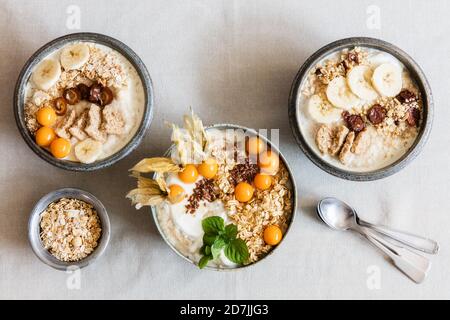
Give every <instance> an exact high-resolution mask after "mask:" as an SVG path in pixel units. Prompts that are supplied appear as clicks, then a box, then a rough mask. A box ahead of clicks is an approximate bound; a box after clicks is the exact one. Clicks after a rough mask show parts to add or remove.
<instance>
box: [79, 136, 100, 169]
mask: <svg viewBox="0 0 450 320" xmlns="http://www.w3.org/2000/svg"><path fill="white" fill-rule="evenodd" d="M74 150H75V156H76V157H77V158H78V160H79V161H80V162H81V163H93V162H95V161H96V160H97V158H98V157H99V156H100V154H101V153H102V143H101V142H99V141H96V140H93V139H91V138H87V139H86V140H83V141H81V142H79V143H78V144H77V145H76V146H75V149H74Z"/></svg>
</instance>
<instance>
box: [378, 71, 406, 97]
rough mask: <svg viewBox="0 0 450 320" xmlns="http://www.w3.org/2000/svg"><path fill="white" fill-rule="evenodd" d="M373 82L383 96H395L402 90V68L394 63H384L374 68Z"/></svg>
mask: <svg viewBox="0 0 450 320" xmlns="http://www.w3.org/2000/svg"><path fill="white" fill-rule="evenodd" d="M372 84H373V86H374V87H375V89H377V91H378V93H380V94H381V95H382V96H386V97H394V96H396V95H397V94H399V93H400V91H401V90H402V85H403V83H402V73H401V70H400V69H399V68H398V67H397V66H396V65H394V64H391V63H383V64H381V65H379V66H378V67H377V68H376V69H375V70H374V72H373V75H372Z"/></svg>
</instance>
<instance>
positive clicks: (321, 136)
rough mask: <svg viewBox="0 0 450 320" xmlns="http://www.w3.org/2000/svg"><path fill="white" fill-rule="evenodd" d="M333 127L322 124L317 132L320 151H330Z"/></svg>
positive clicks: (324, 152)
mask: <svg viewBox="0 0 450 320" xmlns="http://www.w3.org/2000/svg"><path fill="white" fill-rule="evenodd" d="M331 134H332V132H331V129H330V128H329V127H328V126H327V125H324V124H323V125H321V126H320V128H319V130H317V133H316V144H317V148H319V151H320V152H322V153H323V154H326V153H328V150H329V149H330V148H331V140H332V137H331Z"/></svg>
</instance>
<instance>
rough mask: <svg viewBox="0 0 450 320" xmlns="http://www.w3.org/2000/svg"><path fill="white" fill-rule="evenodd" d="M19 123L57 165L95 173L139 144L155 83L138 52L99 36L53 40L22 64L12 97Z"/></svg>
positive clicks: (39, 151)
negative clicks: (94, 171) (153, 83)
mask: <svg viewBox="0 0 450 320" xmlns="http://www.w3.org/2000/svg"><path fill="white" fill-rule="evenodd" d="M14 111H15V116H16V122H17V126H18V128H19V130H20V132H21V134H22V136H23V138H24V140H25V142H26V143H27V144H28V145H29V147H30V148H31V149H32V150H33V151H34V152H35V153H36V154H37V155H38V156H40V157H41V158H42V159H44V160H45V161H47V162H49V163H51V164H52V165H54V166H57V167H60V168H63V169H67V170H74V171H92V170H97V169H101V168H104V167H107V166H110V165H112V164H114V163H115V162H117V161H119V160H121V159H122V158H124V157H126V156H127V155H128V154H129V153H130V152H131V151H133V150H134V149H135V148H136V147H137V146H138V144H139V143H140V141H141V140H142V138H143V136H144V134H145V131H146V129H147V128H148V127H149V126H150V123H151V120H152V116H153V86H152V82H151V78H150V75H149V73H148V71H147V69H146V67H145V65H144V63H143V62H142V60H141V59H140V58H139V57H138V56H137V54H136V53H135V52H134V51H132V49H130V48H129V47H128V46H126V45H125V44H124V43H122V42H120V41H119V40H116V39H114V38H111V37H108V36H106V35H102V34H97V33H74V34H69V35H66V36H63V37H60V38H57V39H55V40H53V41H51V42H49V43H47V44H45V45H44V46H43V47H42V48H40V49H39V50H38V51H37V52H36V53H34V54H33V55H32V56H31V58H30V59H29V60H28V61H27V63H26V64H25V66H24V67H23V69H22V71H21V73H20V75H19V78H18V80H17V84H16V89H15V94H14Z"/></svg>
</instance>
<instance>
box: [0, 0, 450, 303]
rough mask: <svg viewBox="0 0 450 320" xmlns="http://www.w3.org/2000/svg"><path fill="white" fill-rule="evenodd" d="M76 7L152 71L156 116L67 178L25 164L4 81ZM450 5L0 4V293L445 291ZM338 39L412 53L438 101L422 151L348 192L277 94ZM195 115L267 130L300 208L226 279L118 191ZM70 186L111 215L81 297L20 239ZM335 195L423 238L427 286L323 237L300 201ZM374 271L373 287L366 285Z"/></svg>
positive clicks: (448, 288)
mask: <svg viewBox="0 0 450 320" xmlns="http://www.w3.org/2000/svg"><path fill="white" fill-rule="evenodd" d="M70 4H75V5H78V6H79V7H80V9H81V30H80V31H94V32H99V33H105V34H107V35H110V36H113V37H116V38H117V39H119V40H121V41H123V42H125V43H126V44H127V45H129V46H130V47H131V48H132V49H134V50H135V51H136V52H137V53H138V54H139V55H140V57H141V58H142V59H143V61H144V62H145V63H146V65H147V67H148V69H149V71H150V73H151V76H152V78H153V82H154V87H155V93H156V99H155V106H156V112H155V120H154V122H153V124H152V126H151V129H150V130H149V131H148V133H147V135H146V136H145V139H144V141H143V143H142V144H141V145H140V147H139V149H138V150H137V151H135V152H134V153H133V154H132V155H130V156H129V157H128V158H126V159H125V160H123V161H121V162H120V163H118V164H116V165H114V166H113V167H111V168H108V169H106V170H102V171H98V172H93V173H71V172H66V171H63V170H60V169H57V168H53V167H52V166H50V165H48V164H47V163H45V162H44V161H42V160H41V159H40V158H38V157H37V156H36V155H35V154H34V153H33V152H32V151H31V150H30V149H29V148H28V147H27V146H26V144H25V142H24V141H23V140H22V138H21V137H20V135H19V133H18V131H17V129H16V125H15V122H14V117H13V113H12V96H13V88H14V84H15V81H16V79H17V76H18V74H19V71H20V69H21V68H22V66H23V64H24V63H25V61H26V59H28V57H29V56H30V55H31V54H32V53H33V52H34V51H35V50H36V49H38V48H39V47H40V46H41V45H43V44H44V43H46V42H48V41H50V40H52V39H54V38H56V37H58V36H61V35H64V34H67V33H70V32H74V31H77V30H69V29H67V28H66V19H67V14H66V9H67V7H68V5H70ZM372 4H374V5H377V6H379V8H380V10H381V29H380V30H370V29H369V28H367V26H366V20H367V17H368V15H367V13H366V10H367V7H368V6H369V5H372ZM449 13H450V4H449V2H448V1H444V0H441V1H438V0H435V1H418V0H417V1H403V0H397V1H382V0H372V1H359V0H353V1H350V0H348V1H331V0H330V1H325V0H314V1H300V0H299V1H293V0H292V1H291V0H283V1H270V0H259V1H256V0H253V1H250V0H249V1H243V0H241V1H238V0H236V1H230V0H222V1H181V0H180V1H173V0H170V1H168V0H161V1H118V0H108V1H106V0H96V1H95V4H94V3H93V2H92V1H87V0H72V1H56V0H54V1H50V0H42V1H17V0H14V1H12V0H10V1H9V0H7V1H5V0H2V1H1V2H0V57H1V58H0V106H1V110H2V113H1V116H0V124H1V127H0V128H1V134H0V147H1V149H0V181H1V184H0V298H62V299H81V298H87V299H98V298H118V299H126V298H163V299H175V298H181V299H196V298H200V299H201V298H213V299H237V298H250V299H261V298H269V299H270V298H274V299H294V298H313V299H317V298H326V299H328V298H334V299H337V298H344V299H361V298H369V299H380V298H414V299H423V298H425V299H426V298H447V299H448V298H450V279H449V277H448V274H449V271H448V270H449V263H450V253H449V248H448V242H449V240H450V233H449V231H448V229H449V226H450V204H449V202H448V199H449V181H450V169H449V162H450V152H449V150H448V146H449V144H450V135H449V133H448V121H449V120H450V108H449V106H448V104H449V103H448V100H449V98H448V97H449V94H448V89H449V87H448V75H449V74H450V60H449V58H448V57H449V53H450V38H449V35H448V30H449V27H450V22H449V19H448V16H449ZM348 36H373V37H377V38H381V39H384V40H387V41H390V42H392V43H394V44H396V45H398V46H399V47H401V48H402V49H404V50H405V51H407V52H408V53H410V54H411V55H412V56H413V57H414V58H415V59H416V60H417V62H418V63H419V64H420V65H421V66H422V68H423V69H424V71H425V73H426V74H427V76H428V79H429V81H430V83H431V86H432V89H433V92H434V98H435V122H434V127H433V131H432V134H431V137H430V140H429V142H428V144H427V145H426V147H425V149H424V150H423V152H422V154H421V155H420V156H419V157H418V158H417V159H416V160H415V161H414V162H413V163H412V164H411V165H409V166H408V167H407V168H406V169H405V170H403V171H402V172H400V173H398V174H396V175H394V176H392V177H390V178H387V179H384V180H381V181H376V182H368V183H355V182H348V181H344V180H340V179H338V178H334V177H332V176H330V175H328V174H326V173H324V172H322V171H321V170H319V169H318V168H316V167H315V166H314V165H313V164H312V163H311V162H310V161H309V160H307V159H306V158H305V156H304V155H303V154H302V153H301V151H300V149H299V148H298V147H297V145H296V143H295V141H294V139H293V137H292V135H291V131H290V128H289V122H288V117H287V99H288V94H289V90H290V87H291V82H292V80H293V78H294V76H295V74H296V72H297V70H298V69H299V67H300V65H301V64H302V63H303V61H304V60H305V59H306V58H307V57H308V56H309V55H310V54H312V53H313V52H314V51H315V50H317V49H318V48H319V47H321V46H323V45H325V44H327V43H329V42H331V41H334V40H337V39H339V38H344V37H348ZM188 106H193V107H194V108H195V110H196V111H197V112H198V113H199V114H200V116H201V117H202V118H203V119H204V121H205V123H206V124H212V123H217V122H230V123H237V124H241V125H245V126H249V127H254V128H280V130H281V149H282V151H283V152H284V153H285V155H286V157H287V159H288V161H290V163H291V164H292V166H293V169H294V171H295V174H296V180H297V183H298V186H299V197H300V204H301V205H300V210H299V212H297V219H296V222H295V225H294V226H293V229H292V231H291V233H290V236H288V237H287V238H286V241H285V242H284V243H283V245H282V246H281V247H280V248H279V249H278V250H277V252H276V253H275V254H274V256H272V257H271V258H270V259H267V260H266V261H263V262H262V263H261V264H258V265H256V266H254V267H252V268H249V269H247V270H244V271H239V272H228V273H217V272H208V271H199V270H197V269H196V268H194V267H192V266H191V265H189V264H187V263H186V262H184V261H183V260H181V259H180V258H179V257H178V256H176V255H175V254H174V253H173V252H172V251H171V250H170V249H169V248H168V247H167V246H166V244H165V243H164V242H163V240H162V239H161V238H160V236H159V235H158V233H157V231H156V229H155V226H154V224H153V221H152V219H151V216H150V214H149V213H148V211H146V210H141V211H140V212H137V211H135V210H134V209H133V208H132V207H131V206H130V204H129V202H128V201H127V200H125V199H124V195H125V193H126V192H127V190H129V189H130V188H132V187H133V185H134V181H133V179H131V178H128V176H127V169H128V168H130V167H131V166H132V165H133V164H134V163H135V162H136V161H137V160H138V159H141V158H142V157H146V156H156V155H160V154H161V153H162V152H164V151H165V149H166V148H167V147H168V146H169V143H170V141H169V129H167V128H166V127H165V126H164V125H163V121H162V120H168V121H180V119H181V115H182V113H183V112H185V111H186V110H187V108H188ZM67 186H74V187H79V188H82V189H86V190H89V191H91V192H93V193H94V194H95V195H97V196H98V197H99V198H100V199H101V200H102V201H103V202H104V204H105V206H106V207H107V208H108V210H109V215H110V219H111V223H112V237H111V242H110V245H109V247H108V250H107V251H106V253H105V255H104V256H103V257H102V258H101V259H100V260H99V261H98V262H96V263H95V264H94V265H92V266H90V267H88V268H86V269H84V270H82V274H81V289H80V290H68V289H67V286H66V280H67V277H68V275H67V274H65V273H64V272H59V271H55V270H53V269H51V268H49V267H47V266H46V265H44V264H42V263H41V262H40V261H39V260H38V259H37V258H36V257H35V256H34V255H33V253H32V251H31V249H30V247H29V245H28V242H27V220H28V215H29V212H30V210H31V208H32V207H33V205H34V203H35V202H36V201H37V200H38V199H39V198H40V197H41V196H42V195H44V194H45V193H47V192H49V191H52V190H54V189H57V188H61V187H67ZM330 195H332V196H336V197H340V198H342V199H344V200H346V201H348V202H349V203H351V204H353V205H354V206H355V207H356V208H357V209H358V210H359V212H360V214H361V216H362V217H364V218H366V219H367V220H369V221H372V222H378V223H385V224H387V225H390V226H394V227H397V228H400V229H404V230H409V231H411V232H415V233H419V234H423V235H427V236H429V237H432V238H434V239H436V240H438V241H439V242H440V244H441V252H440V253H439V255H438V256H435V257H432V261H433V267H432V269H431V272H430V274H429V278H428V279H427V280H426V281H425V282H424V283H423V284H421V285H416V284H414V283H412V282H411V281H409V280H408V279H407V278H406V277H404V276H403V275H402V274H401V273H400V272H399V271H397V270H396V269H395V268H394V267H392V266H391V265H390V264H389V263H388V262H387V261H386V259H384V258H383V256H382V255H381V254H379V252H378V251H376V249H374V248H373V247H371V246H370V245H369V244H368V243H366V242H365V241H364V240H363V239H361V238H360V237H358V236H357V235H356V234H351V233H339V232H335V231H331V230H330V229H327V228H326V227H325V226H324V225H322V224H321V223H319V222H318V220H317V219H316V217H315V215H314V212H313V210H312V207H313V206H314V205H315V203H316V201H317V200H318V199H319V198H320V197H324V196H330ZM370 266H376V267H378V268H380V271H381V273H380V275H381V288H380V289H379V290H370V289H369V288H368V286H367V284H366V282H367V279H368V276H369V274H368V273H367V270H368V267H370Z"/></svg>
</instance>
